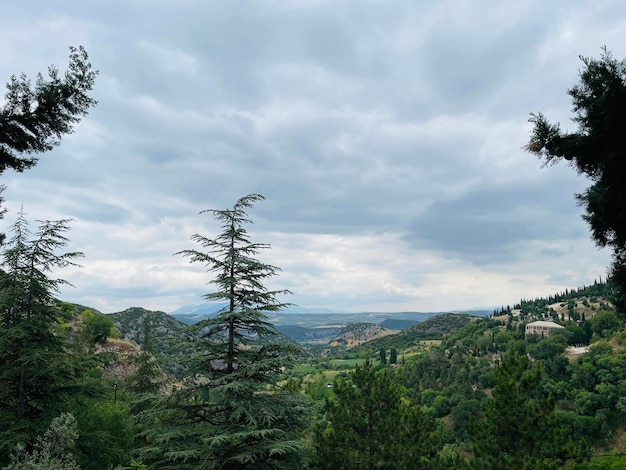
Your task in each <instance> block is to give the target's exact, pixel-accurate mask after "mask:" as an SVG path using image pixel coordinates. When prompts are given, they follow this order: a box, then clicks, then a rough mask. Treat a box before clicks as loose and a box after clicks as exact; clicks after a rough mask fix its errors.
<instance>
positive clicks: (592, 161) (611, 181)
mask: <svg viewBox="0 0 626 470" xmlns="http://www.w3.org/2000/svg"><path fill="white" fill-rule="evenodd" d="M581 60H582V62H583V70H582V71H581V73H580V82H579V83H578V84H576V85H575V86H574V87H573V88H571V89H570V90H569V91H568V93H569V95H570V96H571V97H572V104H573V112H574V117H573V121H574V122H575V123H576V124H577V125H578V129H577V130H576V131H575V132H563V131H562V130H561V126H560V125H559V123H556V124H553V123H550V122H549V121H548V120H547V119H546V118H545V117H544V116H543V114H541V113H537V114H532V115H531V118H530V122H531V123H532V124H533V126H534V127H533V131H532V135H531V138H530V142H529V143H528V145H527V146H526V150H528V151H529V152H531V153H533V154H535V155H537V156H538V157H540V158H542V159H543V160H544V162H545V163H546V164H552V163H555V162H558V161H561V160H565V161H566V162H568V163H569V164H570V166H572V167H573V168H574V169H575V170H576V171H577V172H578V173H581V174H584V175H585V176H587V177H588V178H589V179H590V180H591V182H592V184H591V186H589V188H587V189H586V190H585V191H584V192H583V193H581V194H577V195H576V198H577V199H578V202H579V203H580V205H581V206H582V207H583V208H584V209H585V214H583V219H584V220H585V221H586V222H587V223H588V224H589V226H590V228H591V233H592V237H593V240H594V241H595V243H596V245H598V246H599V247H608V248H611V249H612V251H613V265H612V280H611V282H613V283H614V284H615V287H616V292H615V294H614V295H613V299H612V300H613V302H614V303H615V304H616V306H617V308H618V310H619V311H620V313H623V315H624V316H626V211H624V207H625V206H626V189H625V187H626V186H625V185H624V178H625V177H626V132H624V125H625V123H626V120H625V118H624V108H625V106H626V60H621V61H618V60H616V59H615V58H614V57H613V56H612V55H611V53H610V52H609V51H607V50H606V48H605V49H604V50H603V54H602V56H601V57H600V59H593V58H587V57H581ZM567 295H568V291H567V290H566V291H565V296H566V297H567Z"/></svg>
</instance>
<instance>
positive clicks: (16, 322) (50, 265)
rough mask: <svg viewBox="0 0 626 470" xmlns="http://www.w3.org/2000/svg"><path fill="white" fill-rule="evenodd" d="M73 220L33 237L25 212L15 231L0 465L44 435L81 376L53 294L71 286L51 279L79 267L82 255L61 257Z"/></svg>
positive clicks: (1, 306) (7, 283)
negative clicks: (20, 445) (60, 330)
mask: <svg viewBox="0 0 626 470" xmlns="http://www.w3.org/2000/svg"><path fill="white" fill-rule="evenodd" d="M68 224H69V220H59V221H44V222H41V224H40V226H39V229H38V230H37V231H36V233H34V234H31V233H30V230H29V227H28V225H29V224H28V222H27V220H26V217H25V215H24V213H23V212H20V214H19V215H18V218H17V220H16V222H15V223H14V224H13V226H12V227H11V230H12V232H13V236H12V238H11V239H10V241H9V242H8V245H7V246H6V248H5V249H4V252H3V253H2V256H3V262H2V266H3V268H4V270H3V271H2V272H1V275H0V325H1V328H0V428H1V429H2V430H3V434H2V439H0V461H2V460H4V459H6V456H7V455H8V451H9V450H10V449H11V448H12V447H13V446H14V445H15V444H16V443H17V442H28V441H29V439H31V438H32V437H33V436H34V435H37V434H40V433H42V432H43V430H44V428H45V426H46V425H47V423H48V420H49V419H50V418H49V416H50V414H51V413H55V414H56V413H58V412H61V411H62V408H63V404H64V402H65V400H67V399H68V397H69V396H70V395H71V394H72V392H73V391H75V390H74V388H73V387H74V386H75V383H74V381H75V380H76V379H77V377H78V374H79V371H78V370H77V367H78V365H77V364H76V362H75V361H73V359H72V358H71V357H70V356H69V355H68V354H67V353H66V350H65V342H64V340H63V339H62V338H61V337H60V336H58V335H55V334H54V332H53V326H54V324H55V322H56V313H57V310H56V307H55V302H54V295H55V294H57V293H58V289H59V287H60V286H61V285H63V284H68V282H66V281H64V280H63V279H55V278H51V277H50V276H49V274H50V273H51V272H52V271H53V270H56V269H57V268H63V267H66V266H72V265H74V266H75V265H76V263H75V262H74V260H75V259H76V258H78V257H80V256H82V253H80V252H65V253H60V254H59V253H58V251H59V250H61V249H63V248H64V247H65V246H66V245H67V243H68V239H67V238H66V237H65V235H64V234H65V232H66V231H68V230H69V225H68Z"/></svg>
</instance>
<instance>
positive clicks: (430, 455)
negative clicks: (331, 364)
mask: <svg viewBox="0 0 626 470" xmlns="http://www.w3.org/2000/svg"><path fill="white" fill-rule="evenodd" d="M325 418H326V422H325V423H323V424H322V425H321V426H319V427H318V429H316V432H315V436H314V447H315V453H316V455H315V457H316V464H317V468H319V469H322V470H324V469H328V470H331V469H338V468H340V469H344V470H362V469H366V470H369V469H388V470H403V469H406V470H409V469H414V468H420V469H431V468H433V469H437V468H442V466H441V465H438V463H439V462H438V460H437V452H438V450H439V449H440V448H441V446H442V444H443V439H442V434H441V433H439V432H438V431H437V425H436V422H435V420H434V419H433V418H432V417H427V416H425V415H424V413H422V412H421V410H420V409H419V408H417V407H415V406H411V405H410V404H408V403H407V401H406V400H403V399H402V396H401V393H400V388H399V386H398V385H396V384H394V383H393V382H392V381H391V379H390V376H389V371H388V370H385V369H382V370H377V368H376V367H375V366H374V365H373V363H372V362H371V361H369V360H367V361H366V362H365V364H364V365H363V366H362V367H359V366H357V367H356V369H355V371H354V372H353V373H352V374H351V375H350V376H349V377H348V378H347V379H343V378H341V377H339V378H337V379H336V380H335V382H334V384H333V388H332V392H331V393H330V394H329V395H327V397H326V413H325Z"/></svg>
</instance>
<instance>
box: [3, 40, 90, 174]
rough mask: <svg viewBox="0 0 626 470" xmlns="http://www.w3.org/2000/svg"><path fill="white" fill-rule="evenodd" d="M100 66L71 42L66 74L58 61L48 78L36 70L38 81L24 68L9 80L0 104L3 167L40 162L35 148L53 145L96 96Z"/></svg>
mask: <svg viewBox="0 0 626 470" xmlns="http://www.w3.org/2000/svg"><path fill="white" fill-rule="evenodd" d="M97 75H98V72H97V71H95V70H92V69H91V64H90V63H89V58H88V56H87V52H85V49H84V48H83V47H78V48H76V47H70V60H69V65H68V68H67V71H66V72H65V74H64V76H63V77H60V76H59V71H58V69H57V68H56V67H54V66H50V67H49V68H48V76H49V77H48V78H49V80H46V79H44V77H43V75H42V74H38V75H37V80H36V81H35V86H34V87H33V86H32V83H31V81H30V80H29V79H28V78H27V77H26V75H24V74H22V75H20V76H19V77H18V76H15V75H13V76H12V77H11V79H10V81H9V83H7V85H6V87H7V93H6V95H5V102H4V104H2V106H0V173H2V172H4V170H6V169H7V168H12V169H14V170H16V171H24V170H25V169H28V168H31V167H32V166H33V165H35V164H36V163H37V157H35V156H34V155H35V154H38V153H42V152H46V151H49V150H52V148H54V147H55V146H56V145H58V144H59V143H60V141H61V138H62V137H63V136H64V135H66V134H70V133H71V132H72V126H73V125H74V124H76V123H78V122H79V121H80V119H81V117H82V116H86V115H87V113H88V111H89V108H91V107H92V106H94V105H95V104H96V103H97V102H96V100H94V99H93V98H91V97H90V96H89V92H90V91H91V90H92V89H93V85H94V82H95V79H96V76H97Z"/></svg>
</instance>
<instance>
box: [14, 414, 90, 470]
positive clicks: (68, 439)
mask: <svg viewBox="0 0 626 470" xmlns="http://www.w3.org/2000/svg"><path fill="white" fill-rule="evenodd" d="M77 438H78V431H77V429H76V418H74V416H72V415H71V414H70V413H63V414H61V415H60V416H58V417H56V418H54V419H53V420H52V423H50V427H49V428H48V429H47V430H46V432H45V433H44V434H43V436H40V437H39V438H37V441H36V442H35V445H34V448H33V450H32V452H30V453H29V452H27V451H26V449H25V448H24V446H23V445H21V444H18V445H17V447H16V448H15V450H14V451H13V453H12V454H11V463H10V464H9V465H8V466H6V467H4V470H80V467H79V466H78V465H77V464H76V462H75V461H74V459H73V458H72V455H71V453H70V452H71V451H72V449H73V448H74V443H75V441H76V439H77Z"/></svg>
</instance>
